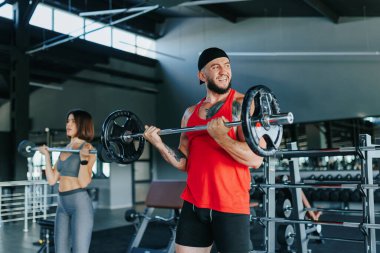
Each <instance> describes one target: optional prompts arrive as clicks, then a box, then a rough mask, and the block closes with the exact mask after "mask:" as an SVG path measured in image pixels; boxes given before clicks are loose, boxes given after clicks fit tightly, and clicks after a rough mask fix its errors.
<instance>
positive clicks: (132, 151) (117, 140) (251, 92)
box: [101, 85, 294, 164]
mask: <svg viewBox="0 0 380 253" xmlns="http://www.w3.org/2000/svg"><path fill="white" fill-rule="evenodd" d="M253 104H254V108H255V110H254V112H253V114H252V113H251V108H252V105H253ZM241 109H242V110H241V111H242V112H241V117H240V118H241V121H233V122H228V123H225V125H226V126H227V127H233V126H239V125H241V126H242V129H243V134H244V138H245V141H246V142H247V144H248V146H249V147H250V149H251V150H252V151H253V152H254V153H256V154H257V155H259V156H271V155H273V154H274V153H275V152H276V151H277V149H278V147H279V146H280V144H281V140H282V133H283V129H282V126H283V125H285V124H292V123H293V121H294V117H293V114H292V113H290V112H289V113H280V107H279V105H278V102H277V98H276V97H275V96H274V94H273V93H272V91H271V90H270V89H269V88H267V87H266V86H263V85H257V86H253V87H251V88H250V89H248V91H247V92H246V94H245V96H244V99H243V103H242V108H241ZM206 129H207V126H206V125H204V126H191V127H185V128H171V129H163V130H160V132H159V135H167V134H175V133H183V132H190V131H200V130H206ZM144 130H145V129H144V125H143V124H142V123H141V121H140V119H139V118H138V117H137V116H136V115H135V114H134V113H132V112H130V111H126V110H117V111H114V112H112V113H111V114H110V115H109V116H108V117H107V118H106V120H105V121H104V123H103V126H102V134H101V140H102V144H103V146H104V148H105V149H106V150H107V153H108V154H110V156H111V157H112V159H113V160H114V161H116V162H118V163H122V164H128V163H131V162H134V161H136V160H138V159H139V157H140V156H141V154H142V152H143V149H144V143H145V139H144V136H143V132H144ZM261 138H263V139H265V141H266V144H267V145H266V147H265V148H262V147H260V145H259V144H260V140H261Z"/></svg>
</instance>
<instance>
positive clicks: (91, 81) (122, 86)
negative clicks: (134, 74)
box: [32, 70, 158, 94]
mask: <svg viewBox="0 0 380 253" xmlns="http://www.w3.org/2000/svg"><path fill="white" fill-rule="evenodd" d="M32 73H33V74H36V75H38V76H46V77H56V78H62V79H66V80H73V81H77V82H83V83H89V84H90V85H100V86H106V87H110V88H116V89H124V90H132V91H137V92H142V93H150V94H157V93H158V90H157V89H155V88H149V87H138V86H132V85H128V84H119V83H114V82H107V81H101V80H96V79H93V78H86V77H80V76H67V75H65V74H63V75H62V74H60V73H56V72H55V73H53V72H50V71H45V70H32Z"/></svg>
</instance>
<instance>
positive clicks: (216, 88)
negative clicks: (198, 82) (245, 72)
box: [207, 78, 231, 95]
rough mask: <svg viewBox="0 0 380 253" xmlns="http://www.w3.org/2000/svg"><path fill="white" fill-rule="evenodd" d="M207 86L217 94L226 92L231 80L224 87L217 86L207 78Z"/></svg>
mask: <svg viewBox="0 0 380 253" xmlns="http://www.w3.org/2000/svg"><path fill="white" fill-rule="evenodd" d="M207 88H208V89H209V90H211V91H213V92H215V93H217V94H220V95H222V94H226V93H227V92H228V91H229V90H230V88H231V82H229V83H228V86H227V87H226V88H220V87H218V86H217V85H216V84H215V82H214V81H213V80H211V79H208V78H207Z"/></svg>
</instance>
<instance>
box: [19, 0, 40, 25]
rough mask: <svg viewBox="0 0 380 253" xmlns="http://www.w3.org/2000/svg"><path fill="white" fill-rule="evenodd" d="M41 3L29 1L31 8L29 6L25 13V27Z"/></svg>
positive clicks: (36, 0)
mask: <svg viewBox="0 0 380 253" xmlns="http://www.w3.org/2000/svg"><path fill="white" fill-rule="evenodd" d="M39 2H40V0H33V1H29V6H28V8H27V10H26V11H25V14H24V17H23V19H22V22H24V24H25V25H28V24H29V21H30V19H31V18H32V16H33V13H34V11H35V10H36V7H37V5H38V3H39Z"/></svg>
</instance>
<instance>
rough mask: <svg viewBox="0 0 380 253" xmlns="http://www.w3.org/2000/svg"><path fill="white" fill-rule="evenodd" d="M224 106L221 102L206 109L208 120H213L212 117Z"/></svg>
mask: <svg viewBox="0 0 380 253" xmlns="http://www.w3.org/2000/svg"><path fill="white" fill-rule="evenodd" d="M223 104H224V101H220V102H217V103H216V104H215V105H213V106H211V107H210V108H208V109H206V113H207V114H206V119H209V118H211V117H212V116H214V115H215V114H216V113H217V112H218V111H219V109H220V107H222V105H223Z"/></svg>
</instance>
